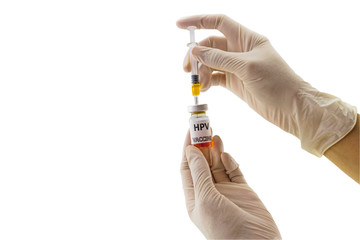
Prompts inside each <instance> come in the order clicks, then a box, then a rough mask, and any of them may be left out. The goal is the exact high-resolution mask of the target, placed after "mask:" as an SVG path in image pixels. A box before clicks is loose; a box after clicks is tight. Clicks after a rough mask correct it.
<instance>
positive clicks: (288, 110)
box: [177, 15, 356, 157]
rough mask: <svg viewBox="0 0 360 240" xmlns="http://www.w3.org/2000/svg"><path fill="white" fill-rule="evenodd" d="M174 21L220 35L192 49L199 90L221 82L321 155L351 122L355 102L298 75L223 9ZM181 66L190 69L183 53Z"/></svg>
mask: <svg viewBox="0 0 360 240" xmlns="http://www.w3.org/2000/svg"><path fill="white" fill-rule="evenodd" d="M177 26H178V27H180V28H184V29H185V28H187V27H188V26H196V27H197V28H198V29H201V28H204V29H218V30H219V31H220V32H222V33H223V34H224V36H225V37H209V38H207V39H205V40H203V41H201V42H200V43H199V45H200V46H198V47H194V48H193V50H192V55H193V56H194V58H195V59H197V60H198V61H199V62H201V63H202V66H201V67H200V69H199V75H200V76H199V79H200V83H201V84H202V85H203V89H202V90H203V91H206V90H207V89H208V88H209V87H210V86H213V85H221V86H223V87H226V88H227V89H229V90H230V91H232V92H233V93H235V94H236V95H237V96H239V97H240V98H241V99H243V100H244V101H245V102H247V103H248V105H249V106H250V107H251V108H253V109H254V110H255V111H256V112H258V113H259V114H260V115H261V116H262V117H264V118H265V119H267V120H268V121H270V122H272V123H274V124H275V125H277V126H278V127H280V128H282V129H283V130H285V131H286V132H289V133H291V134H293V135H295V136H297V137H298V138H299V139H300V140H301V146H302V148H303V149H305V150H307V151H308V152H310V153H312V154H314V155H316V156H318V157H320V156H322V155H323V153H324V152H325V151H326V150H327V149H328V148H330V147H331V146H332V145H334V144H335V143H337V142H338V141H339V140H341V139H342V138H343V137H344V136H345V135H346V134H347V133H349V132H350V131H351V129H352V128H353V127H354V126H355V123H356V108H355V107H353V106H351V105H349V104H347V103H344V102H342V101H341V100H340V99H339V98H337V97H335V96H332V95H330V94H326V93H323V92H320V91H318V90H317V89H315V88H313V87H312V86H311V85H310V84H309V83H307V82H305V81H303V80H302V79H301V78H300V77H299V76H298V75H296V74H295V73H294V72H293V70H292V69H291V68H290V67H289V66H288V65H287V64H286V62H285V61H284V60H283V59H282V58H281V57H280V55H279V54H278V53H277V52H276V51H275V50H274V48H273V47H272V46H271V44H270V42H269V40H268V39H267V38H266V37H264V36H261V35H259V34H257V33H255V32H253V31H251V30H249V29H247V28H245V27H244V26H242V25H240V24H238V23H237V22H235V21H233V20H232V19H230V18H229V17H227V16H224V15H201V16H192V17H187V18H183V19H181V20H179V21H178V22H177ZM184 69H185V70H186V71H190V63H189V58H188V56H187V57H186V58H185V61H184ZM213 71H220V72H213Z"/></svg>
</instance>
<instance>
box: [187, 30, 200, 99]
mask: <svg viewBox="0 0 360 240" xmlns="http://www.w3.org/2000/svg"><path fill="white" fill-rule="evenodd" d="M187 29H188V30H189V32H190V42H189V43H188V45H187V46H188V47H189V52H190V65H191V83H192V95H193V96H194V100H195V105H197V104H198V103H199V99H198V96H199V95H200V83H199V75H198V63H197V61H196V60H195V59H194V58H193V56H192V55H191V50H192V49H193V47H195V46H197V43H196V42H195V29H196V27H195V26H190V27H188V28H187Z"/></svg>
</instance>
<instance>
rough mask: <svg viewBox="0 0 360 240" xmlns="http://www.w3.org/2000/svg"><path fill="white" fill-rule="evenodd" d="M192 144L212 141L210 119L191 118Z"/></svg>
mask: <svg viewBox="0 0 360 240" xmlns="http://www.w3.org/2000/svg"><path fill="white" fill-rule="evenodd" d="M190 137H191V144H198V143H206V142H211V129H210V122H209V119H204V118H202V119H196V118H190Z"/></svg>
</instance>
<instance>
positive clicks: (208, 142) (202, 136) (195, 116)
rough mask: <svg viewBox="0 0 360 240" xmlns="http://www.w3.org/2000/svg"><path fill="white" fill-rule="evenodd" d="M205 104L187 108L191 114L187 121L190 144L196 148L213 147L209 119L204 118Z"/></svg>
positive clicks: (206, 108)
mask: <svg viewBox="0 0 360 240" xmlns="http://www.w3.org/2000/svg"><path fill="white" fill-rule="evenodd" d="M207 110H208V107H207V104H199V105H192V106H189V107H188V111H189V112H190V113H191V117H190V120H189V124H190V138H191V144H192V145H194V146H195V147H198V148H207V147H212V146H213V139H212V132H211V128H210V120H209V117H208V116H206V111H207Z"/></svg>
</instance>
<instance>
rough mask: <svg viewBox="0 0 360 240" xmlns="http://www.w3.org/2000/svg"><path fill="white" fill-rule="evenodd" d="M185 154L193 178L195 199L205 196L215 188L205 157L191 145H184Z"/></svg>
mask: <svg viewBox="0 0 360 240" xmlns="http://www.w3.org/2000/svg"><path fill="white" fill-rule="evenodd" d="M185 154H186V159H187V161H188V163H189V168H190V172H191V177H192V179H193V184H194V192H195V200H196V199H199V198H200V199H202V198H205V197H206V195H207V194H209V193H210V192H211V191H213V190H214V189H215V185H214V183H213V181H212V176H211V172H210V168H209V165H208V163H207V161H206V158H205V157H204V155H203V154H202V152H201V151H200V150H199V149H198V148H196V147H194V146H191V145H190V146H187V147H186V151H185Z"/></svg>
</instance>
